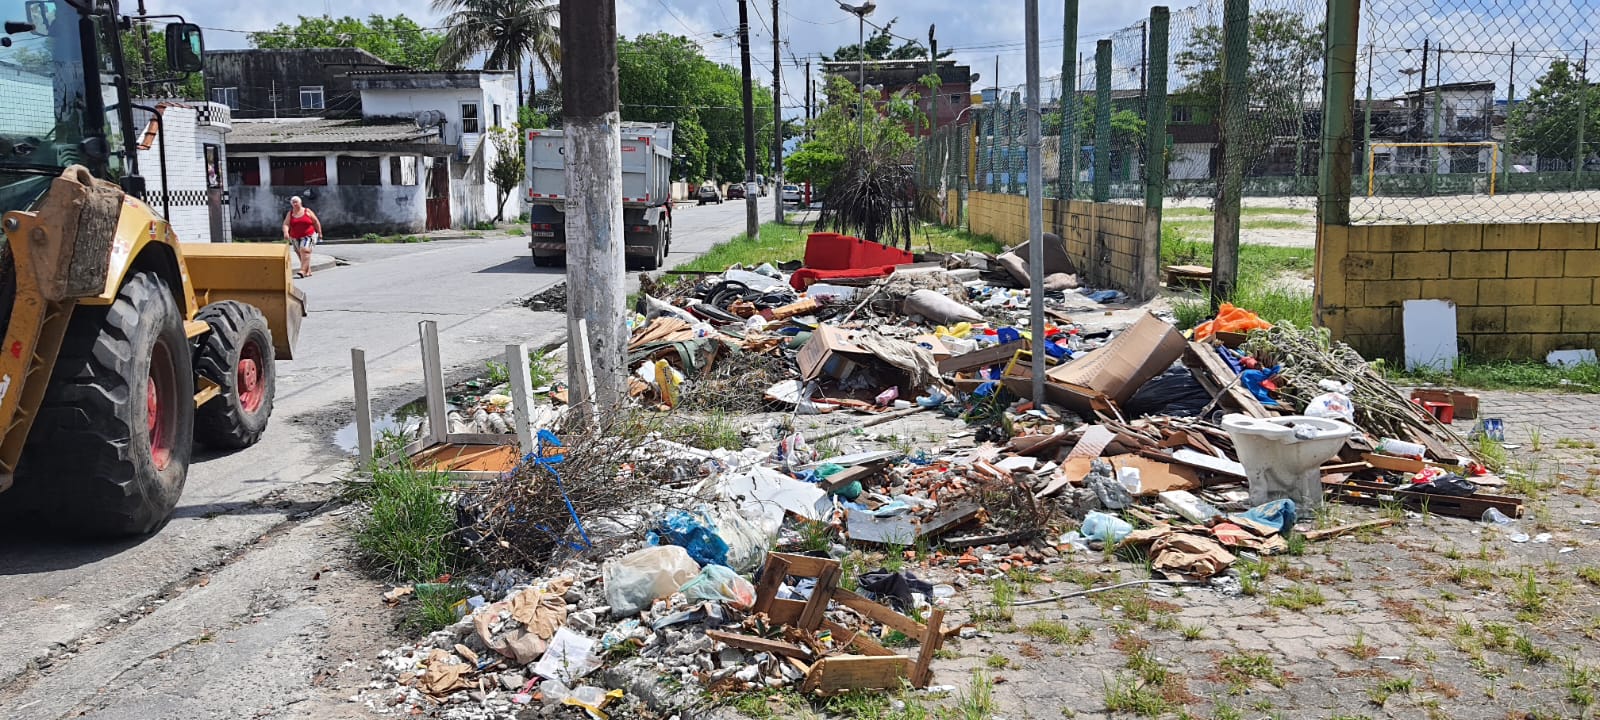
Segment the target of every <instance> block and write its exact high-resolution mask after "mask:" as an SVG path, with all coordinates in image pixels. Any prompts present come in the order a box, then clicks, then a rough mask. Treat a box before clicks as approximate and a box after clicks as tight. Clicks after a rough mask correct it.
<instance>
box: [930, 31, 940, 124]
mask: <svg viewBox="0 0 1600 720" xmlns="http://www.w3.org/2000/svg"><path fill="white" fill-rule="evenodd" d="M928 75H929V77H931V78H935V79H936V78H938V77H939V41H938V40H937V39H935V38H934V37H933V26H932V25H929V26H928ZM929 82H930V83H934V84H933V85H931V86H930V87H929V88H928V137H930V138H931V137H933V131H934V129H935V128H937V127H938V125H939V85H938V83H937V82H935V80H929Z"/></svg>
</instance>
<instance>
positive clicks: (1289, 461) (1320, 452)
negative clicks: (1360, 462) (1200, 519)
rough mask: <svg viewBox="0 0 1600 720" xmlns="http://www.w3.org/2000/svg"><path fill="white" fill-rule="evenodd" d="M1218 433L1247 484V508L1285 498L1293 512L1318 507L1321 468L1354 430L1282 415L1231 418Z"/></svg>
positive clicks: (1226, 418)
mask: <svg viewBox="0 0 1600 720" xmlns="http://www.w3.org/2000/svg"><path fill="white" fill-rule="evenodd" d="M1222 429H1223V430H1226V431H1228V437H1230V438H1232V439H1233V447H1234V449H1235V450H1237V451H1238V453H1239V462H1240V463H1241V464H1243V465H1244V473H1245V477H1247V478H1248V479H1249V481H1250V502H1251V503H1254V504H1256V505H1260V504H1262V503H1265V502H1270V501H1273V500H1279V499H1282V498H1289V499H1290V500H1293V501H1294V503H1295V506H1296V507H1298V508H1302V509H1313V508H1317V507H1321V505H1322V472H1321V470H1320V469H1319V468H1320V467H1321V465H1322V463H1324V462H1327V461H1328V459H1329V458H1332V457H1333V456H1334V455H1337V454H1338V453H1339V448H1340V447H1342V446H1343V445H1344V443H1345V441H1346V440H1348V439H1349V438H1350V435H1351V434H1352V433H1354V432H1355V428H1353V427H1350V426H1349V425H1346V424H1344V423H1342V422H1339V421H1337V420H1329V419H1326V418H1314V417H1306V416H1303V415H1286V416H1284V417H1275V418H1253V417H1250V416H1248V415H1239V414H1232V415H1226V416H1224V417H1223V418H1222Z"/></svg>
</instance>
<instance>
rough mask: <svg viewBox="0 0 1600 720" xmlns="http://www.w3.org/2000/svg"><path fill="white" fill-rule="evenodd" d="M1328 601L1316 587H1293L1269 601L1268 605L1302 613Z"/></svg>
mask: <svg viewBox="0 0 1600 720" xmlns="http://www.w3.org/2000/svg"><path fill="white" fill-rule="evenodd" d="M1326 602H1327V599H1326V598H1324V597H1322V590H1320V589H1318V588H1317V587H1316V586H1314V585H1292V586H1290V587H1289V589H1287V590H1284V591H1283V592H1281V593H1278V594H1277V595H1274V596H1272V599H1271V600H1268V601H1267V604H1268V605H1272V606H1274V607H1281V608H1283V609H1285V610H1290V611H1293V612H1300V611H1302V610H1305V609H1306V608H1308V607H1312V606H1315V605H1322V604H1324V603H1326Z"/></svg>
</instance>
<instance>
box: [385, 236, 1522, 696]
mask: <svg viewBox="0 0 1600 720" xmlns="http://www.w3.org/2000/svg"><path fill="white" fill-rule="evenodd" d="M1045 240H1046V242H1047V243H1050V245H1047V248H1054V249H1053V250H1051V251H1050V252H1047V253H1046V257H1047V259H1049V262H1048V264H1049V267H1047V268H1046V270H1047V271H1048V275H1049V278H1050V282H1049V283H1047V293H1049V294H1048V295H1047V298H1046V300H1047V303H1046V306H1047V315H1048V317H1049V318H1050V322H1049V323H1048V327H1046V328H1045V333H1044V336H1043V337H1042V338H1035V337H1034V336H1033V333H1031V332H1030V330H1029V328H1028V326H1027V322H1026V314H1027V309H1028V305H1029V303H1028V300H1029V298H1028V295H1027V291H1026V290H1023V289H1020V288H1019V286H1022V285H1023V284H1024V281H1025V280H1026V278H1027V267H1026V263H1025V262H1024V261H1023V260H1022V258H1024V257H1026V253H1025V252H1020V253H1019V252H1018V251H1012V252H1010V253H1007V254H1005V255H1002V256H1000V257H998V258H996V257H990V256H987V255H982V254H978V253H966V254H963V255H960V256H950V257H943V258H936V259H928V261H927V262H921V263H918V262H914V261H913V260H914V259H913V258H912V257H910V256H909V254H906V253H901V252H900V251H898V250H892V249H889V248H883V247H882V246H877V247H876V248H871V247H865V246H863V245H862V244H861V242H862V241H857V240H855V239H854V238H840V237H839V236H833V237H832V238H828V237H824V238H822V239H821V240H820V241H817V244H818V247H822V248H824V249H826V248H830V247H831V248H832V249H833V251H835V252H843V251H841V250H840V248H841V247H842V248H845V250H847V251H848V254H849V256H850V257H851V258H855V259H857V260H860V262H855V261H854V260H852V261H851V262H846V263H844V264H845V265H846V267H826V266H828V265H837V264H839V263H837V262H831V261H829V262H824V261H822V260H820V259H818V258H813V257H812V253H811V252H810V251H809V250H808V253H807V259H806V263H805V265H804V266H800V267H790V268H788V269H787V270H785V269H783V268H779V267H776V266H772V265H763V266H761V267H758V268H754V269H750V270H746V269H741V268H733V269H730V270H728V271H727V272H725V273H722V274H720V275H708V276H704V277H701V278H699V279H696V280H689V281H684V282H679V283H677V284H676V285H673V286H664V285H657V284H648V285H647V286H646V288H645V292H644V293H643V294H642V295H641V299H640V306H639V308H638V310H639V312H638V314H637V315H636V316H635V317H634V318H633V319H632V320H631V321H630V326H631V331H632V338H631V343H630V347H629V363H630V365H629V367H630V368H632V369H633V370H634V373H633V382H632V393H633V395H634V396H635V397H636V398H638V399H639V400H640V402H641V403H642V404H644V405H646V406H649V407H664V408H677V407H691V406H693V402H692V401H691V400H690V399H689V398H691V397H692V396H696V395H713V396H716V397H719V398H725V397H731V396H735V395H737V394H739V393H744V395H743V396H742V397H744V398H745V399H748V398H749V397H750V396H751V394H752V393H759V395H760V397H761V401H762V402H764V403H765V404H766V406H768V407H771V408H776V409H781V410H784V411H786V413H794V414H815V413H827V412H835V411H843V410H849V411H856V412H861V413H867V414H871V415H876V416H879V417H876V418H873V419H872V420H869V421H866V422H869V423H870V422H876V421H880V420H888V419H896V418H899V417H906V416H910V415H914V414H917V413H929V414H937V415H939V416H942V417H944V418H947V419H948V422H950V423H951V424H952V426H955V427H958V428H959V429H958V430H956V431H954V432H948V433H946V434H945V437H946V441H942V442H930V443H929V444H928V446H924V447H916V448H910V449H906V448H901V449H896V450H882V451H873V452H855V453H848V454H828V453H824V452H820V451H819V450H818V449H817V447H818V445H817V443H816V442H815V441H816V440H817V438H808V437H807V436H806V435H805V434H804V433H802V432H797V431H795V430H794V429H793V426H792V425H790V424H785V423H780V424H779V425H778V427H780V428H784V429H782V430H779V431H778V433H777V435H778V437H777V438H776V441H775V442H774V443H773V445H772V446H771V447H770V448H766V447H763V448H747V449H745V450H743V451H727V450H719V451H709V450H704V449H700V448H693V447H688V446H685V445H681V444H678V443H675V442H671V441H669V440H667V439H665V438H662V437H660V436H659V435H652V434H651V433H649V432H648V431H645V432H640V433H634V432H632V431H630V430H628V429H626V428H606V429H604V430H601V431H599V432H593V433H591V434H590V436H588V437H586V438H582V439H576V438H567V440H570V442H568V443H566V444H563V439H560V438H557V437H556V436H555V434H554V433H553V432H552V431H550V430H543V431H541V432H540V433H539V441H538V444H537V446H536V447H534V448H532V449H528V448H524V450H527V451H528V452H527V455H526V457H524V459H523V461H522V463H521V464H520V465H519V467H518V468H517V469H516V470H515V471H514V472H511V473H508V474H507V475H506V476H504V477H502V478H501V479H500V480H498V481H494V482H490V483H488V484H487V487H484V488H480V489H478V490H477V491H474V492H471V493H465V494H464V497H463V499H462V501H461V503H460V507H461V513H460V514H461V516H462V517H463V524H464V532H463V533H462V535H463V539H464V541H465V542H466V543H467V544H468V546H469V547H472V548H474V549H476V550H478V551H479V552H480V553H481V554H482V555H483V556H484V557H486V558H492V562H494V564H496V565H497V566H499V567H523V568H533V567H539V568H554V569H553V570H550V571H548V572H543V573H542V574H541V576H540V577H537V578H531V577H518V578H516V581H515V582H512V583H510V584H509V585H508V584H507V582H506V576H504V575H503V574H502V575H501V576H498V580H499V581H498V582H494V583H490V584H489V585H486V586H484V587H483V588H482V589H481V592H480V593H479V595H478V596H476V597H473V598H471V599H469V600H466V601H464V602H463V603H461V604H460V605H459V606H458V611H459V614H460V620H459V621H458V622H457V623H455V624H454V625H452V626H451V627H449V628H447V629H445V630H443V631H440V632H437V633H434V634H433V635H431V636H429V637H428V638H426V639H425V640H424V641H422V642H420V643H418V644H416V645H412V646H406V647H402V648H399V649H396V650H394V651H391V652H389V653H386V654H385V656H384V662H385V667H386V672H385V673H384V675H383V676H382V678H380V679H379V680H378V681H377V682H376V683H375V684H374V686H373V687H372V688H371V689H370V690H369V691H367V692H366V693H363V695H362V696H360V697H359V698H357V699H358V701H360V702H364V703H366V704H367V705H368V706H369V707H372V708H373V709H375V710H379V711H392V712H398V713H404V714H415V713H418V712H423V711H426V710H427V709H429V708H432V709H434V710H437V711H439V712H440V713H441V714H440V716H441V717H448V718H474V719H476V718H489V717H509V716H510V715H511V714H515V713H517V712H521V711H522V710H526V709H528V708H546V709H548V710H550V711H551V712H555V711H556V709H558V708H561V707H567V706H570V707H576V708H579V709H581V711H582V712H584V713H587V714H588V715H589V716H590V717H602V718H603V717H606V715H607V713H609V712H613V711H614V710H616V709H617V708H618V707H621V706H625V705H628V704H630V703H643V704H645V705H648V706H650V707H651V708H652V710H653V711H654V712H657V713H658V714H662V715H667V714H671V713H672V712H682V711H685V710H686V708H687V707H688V706H689V704H692V703H694V702H698V701H699V700H698V698H701V697H703V696H702V695H701V694H700V693H698V692H695V691H692V690H690V691H684V692H681V693H679V692H676V690H674V688H684V687H689V688H702V689H705V690H708V691H710V692H711V694H712V695H722V694H727V693H739V692H747V691H754V690H762V689H767V688H776V687H792V688H795V689H798V690H800V691H802V692H804V693H807V694H816V695H824V696H826V695H829V694H833V693H837V692H842V691H845V690H850V689H871V688H899V687H901V686H902V684H903V683H909V684H910V685H911V686H913V687H918V688H921V687H926V686H928V685H929V684H930V683H931V682H932V675H933V670H932V658H933V657H934V653H935V652H936V651H938V650H939V649H940V647H941V646H942V644H943V642H944V640H945V639H946V638H947V637H952V636H957V635H960V634H962V633H963V625H962V624H960V623H954V624H947V623H945V622H944V615H945V611H946V609H947V608H949V607H950V605H949V603H950V602H951V601H952V599H953V598H955V597H956V596H957V594H958V592H959V588H960V587H964V586H965V585H966V584H967V581H968V579H972V580H982V579H985V578H994V577H999V576H1002V575H1004V574H1006V573H1008V572H1011V571H1014V570H1016V569H1018V568H1023V569H1026V568H1030V567H1036V566H1038V565H1041V564H1044V563H1046V562H1060V561H1063V560H1066V559H1070V558H1071V557H1072V556H1073V554H1074V553H1079V552H1088V551H1102V550H1106V549H1110V550H1113V551H1115V552H1117V553H1118V554H1119V555H1120V556H1122V557H1125V558H1129V559H1137V560H1140V561H1148V563H1149V566H1150V567H1151V568H1152V569H1153V571H1154V572H1155V574H1156V575H1158V576H1160V577H1164V578H1166V579H1167V580H1168V581H1171V582H1186V583H1208V584H1211V585H1212V586H1213V587H1218V588H1222V589H1225V588H1226V587H1228V585H1229V583H1230V581H1231V582H1232V583H1233V587H1235V588H1237V581H1232V580H1231V578H1230V576H1229V569H1230V567H1231V566H1232V565H1233V564H1234V563H1235V561H1236V558H1237V557H1238V556H1239V555H1240V554H1243V553H1249V554H1251V555H1255V556H1260V555H1271V554H1274V553H1280V552H1285V551H1287V550H1288V549H1289V547H1290V542H1291V540H1294V539H1296V536H1297V535H1298V536H1301V537H1304V538H1305V539H1307V540H1320V539H1325V538H1329V537H1334V536H1336V535H1339V534H1342V533H1345V532H1350V531H1351V530H1353V529H1356V527H1357V526H1358V525H1382V524H1386V523H1389V522H1392V520H1388V519H1383V520H1372V521H1368V522H1366V523H1359V524H1354V525H1351V526H1344V527H1335V528H1321V529H1311V528H1310V527H1308V526H1307V525H1305V524H1303V523H1301V520H1302V519H1303V518H1305V517H1307V516H1309V515H1310V514H1311V513H1312V512H1313V511H1315V509H1316V508H1318V507H1320V506H1321V505H1322V504H1323V503H1324V502H1327V501H1330V500H1331V501H1338V502H1347V503H1353V504H1361V505H1379V504H1398V505H1401V506H1404V507H1406V508H1408V509H1411V510H1415V511H1418V512H1431V513H1436V514H1443V515H1451V516H1457V517H1465V518H1471V519H1478V518H1482V517H1487V518H1492V519H1494V521H1495V522H1509V523H1514V522H1515V519H1516V518H1518V517H1520V516H1521V513H1522V503H1521V501H1520V500H1518V499H1516V498H1511V497H1504V496H1499V495H1493V494H1490V493H1488V492H1485V488H1489V489H1492V488H1494V487H1496V486H1498V485H1503V484H1504V482H1503V481H1502V480H1500V479H1499V478H1498V477H1497V476H1495V475H1494V474H1493V473H1491V472H1490V470H1489V468H1487V467H1485V466H1484V464H1483V463H1482V458H1479V457H1478V456H1477V455H1476V453H1475V449H1474V448H1473V447H1472V446H1471V445H1469V444H1468V443H1467V442H1466V441H1465V440H1463V439H1462V438H1460V437H1459V436H1457V435H1456V434H1455V433H1454V432H1453V431H1452V430H1451V429H1450V426H1449V423H1448V419H1447V418H1446V416H1447V415H1450V414H1454V415H1457V416H1462V417H1466V416H1468V415H1469V414H1470V413H1472V412H1474V411H1475V406H1474V404H1473V403H1471V402H1469V400H1470V398H1469V397H1467V396H1460V394H1453V395H1452V394H1448V393H1434V394H1428V393H1423V394H1418V395H1417V396H1415V397H1408V396H1406V395H1405V394H1403V393H1402V392H1401V391H1400V390H1399V389H1397V388H1395V387H1393V386H1391V385H1389V384H1388V383H1387V382H1386V381H1384V379H1383V378H1382V377H1381V376H1380V375H1379V374H1378V373H1376V372H1375V371H1374V370H1373V369H1372V368H1371V367H1370V366H1369V364H1368V363H1367V362H1366V361H1365V360H1364V359H1362V358H1361V357H1360V356H1359V355H1358V354H1356V353H1355V352H1354V351H1353V350H1351V349H1350V348H1348V347H1346V346H1344V345H1343V344H1340V343H1334V342H1331V341H1330V339H1329V338H1328V337H1327V336H1326V334H1325V333H1324V332H1323V331H1320V330H1315V329H1309V330H1308V329H1300V328H1296V327H1293V326H1292V325H1289V324H1278V325H1274V324H1272V323H1269V322H1266V321H1265V320H1263V319H1262V318H1260V317H1257V316H1256V315H1255V314H1254V313H1252V312H1250V311H1249V310H1248V309H1245V308H1236V307H1232V306H1225V307H1224V308H1223V309H1222V312H1221V313H1219V315H1218V317H1217V318H1215V319H1213V320H1212V321H1210V322H1208V323H1206V324H1204V325H1202V326H1201V327H1200V328H1197V329H1196V331H1194V332H1192V333H1190V334H1188V335H1185V334H1184V333H1181V332H1180V331H1179V330H1178V329H1177V328H1176V327H1174V326H1173V325H1172V324H1171V323H1170V322H1167V321H1166V320H1163V319H1161V318H1160V317H1157V316H1155V315H1152V314H1150V313H1147V312H1144V311H1122V313H1121V314H1120V316H1119V315H1117V313H1114V312H1113V313H1107V311H1106V309H1105V308H1104V306H1103V305H1102V303H1103V302H1106V301H1111V302H1115V301H1117V300H1118V298H1117V297H1116V296H1115V295H1107V294H1106V293H1104V292H1101V291H1094V290H1090V291H1088V292H1087V293H1086V292H1083V291H1081V290H1079V289H1078V288H1077V276H1076V273H1075V272H1073V269H1072V268H1071V267H1070V263H1066V258H1065V253H1064V250H1061V249H1060V248H1059V239H1058V238H1054V237H1053V236H1047V237H1046V238H1045ZM1023 250H1025V248H1024V249H1023ZM819 252H820V251H819ZM863 262H864V263H868V264H867V265H864V266H861V263H863ZM870 263H880V264H870ZM1063 263H1065V264H1064V265H1063ZM1085 310H1088V312H1087V313H1084V312H1082V311H1085ZM1074 312H1078V313H1079V314H1080V315H1082V316H1083V317H1084V318H1088V319H1092V320H1093V322H1087V321H1086V322H1079V321H1075V319H1074V317H1073V314H1072V313H1074ZM1108 317H1116V318H1117V319H1120V320H1122V321H1123V322H1122V323H1121V324H1115V323H1114V322H1110V321H1108V320H1107V318H1108ZM1035 352H1041V353H1043V354H1044V356H1045V359H1046V361H1047V367H1048V370H1047V373H1046V377H1045V378H1044V396H1043V397H1033V396H1032V393H1033V381H1032V378H1031V377H1030V375H1029V373H1030V372H1031V370H1032V358H1033V353H1035ZM484 402H485V403H487V404H488V406H489V408H480V409H483V410H484V411H485V412H486V413H487V412H489V411H490V409H492V408H495V407H500V406H501V405H502V404H503V403H502V402H501V401H500V399H499V398H497V397H494V396H493V395H490V396H486V398H485V399H484ZM739 402H744V400H740V401H739ZM702 407H704V405H703V406H702ZM864 424H865V423H864ZM552 426H554V424H553V423H552V424H550V425H539V427H552ZM913 547H915V548H918V549H919V552H918V554H917V559H918V562H920V563H921V565H920V566H919V569H918V570H917V571H916V572H918V573H922V577H919V576H918V575H917V574H916V573H913V572H912V571H910V570H904V569H898V568H899V567H900V566H901V563H898V562H897V563H895V564H894V567H896V568H897V569H896V570H894V571H890V570H889V569H887V568H886V567H871V568H870V569H869V568H859V567H856V568H853V569H850V570H847V568H846V566H845V565H844V564H843V563H842V562H841V561H842V560H844V559H846V558H856V559H859V558H863V557H865V558H875V559H876V558H889V557H896V558H898V557H899V556H900V555H905V554H907V548H913ZM780 549H782V550H786V551H787V552H778V551H777V550H780ZM883 565H886V566H887V565H890V564H889V563H883ZM860 570H867V571H866V572H858V571H860ZM847 572H851V573H854V574H853V575H851V576H847ZM940 579H943V580H946V582H942V583H940V582H936V581H937V580H940ZM847 588H848V589H847ZM475 589H477V588H475ZM901 648H908V649H906V650H904V651H902V650H901ZM909 648H915V649H914V650H911V649H909ZM608 708H609V709H608ZM664 708H665V709H666V710H663V709H664Z"/></svg>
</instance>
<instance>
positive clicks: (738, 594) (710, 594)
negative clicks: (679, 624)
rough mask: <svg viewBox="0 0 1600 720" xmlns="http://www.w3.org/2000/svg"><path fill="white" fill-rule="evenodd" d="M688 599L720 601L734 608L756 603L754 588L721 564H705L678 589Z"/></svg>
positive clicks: (745, 608) (741, 608) (739, 608)
mask: <svg viewBox="0 0 1600 720" xmlns="http://www.w3.org/2000/svg"><path fill="white" fill-rule="evenodd" d="M678 590H679V592H682V593H683V596H684V597H686V598H689V599H690V600H710V601H713V602H720V603H723V604H726V605H728V606H729V607H732V608H733V609H735V610H748V609H750V608H751V607H752V606H754V605H755V604H756V588H755V586H754V585H751V584H750V581H749V580H746V579H744V578H743V577H740V575H739V573H736V572H734V571H733V570H732V569H731V568H727V567H723V566H721V565H707V566H706V569H704V570H701V571H700V574H699V575H698V576H696V577H695V578H694V579H693V580H690V581H689V582H687V583H685V584H684V586H683V587H681V588H679V589H678Z"/></svg>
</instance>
